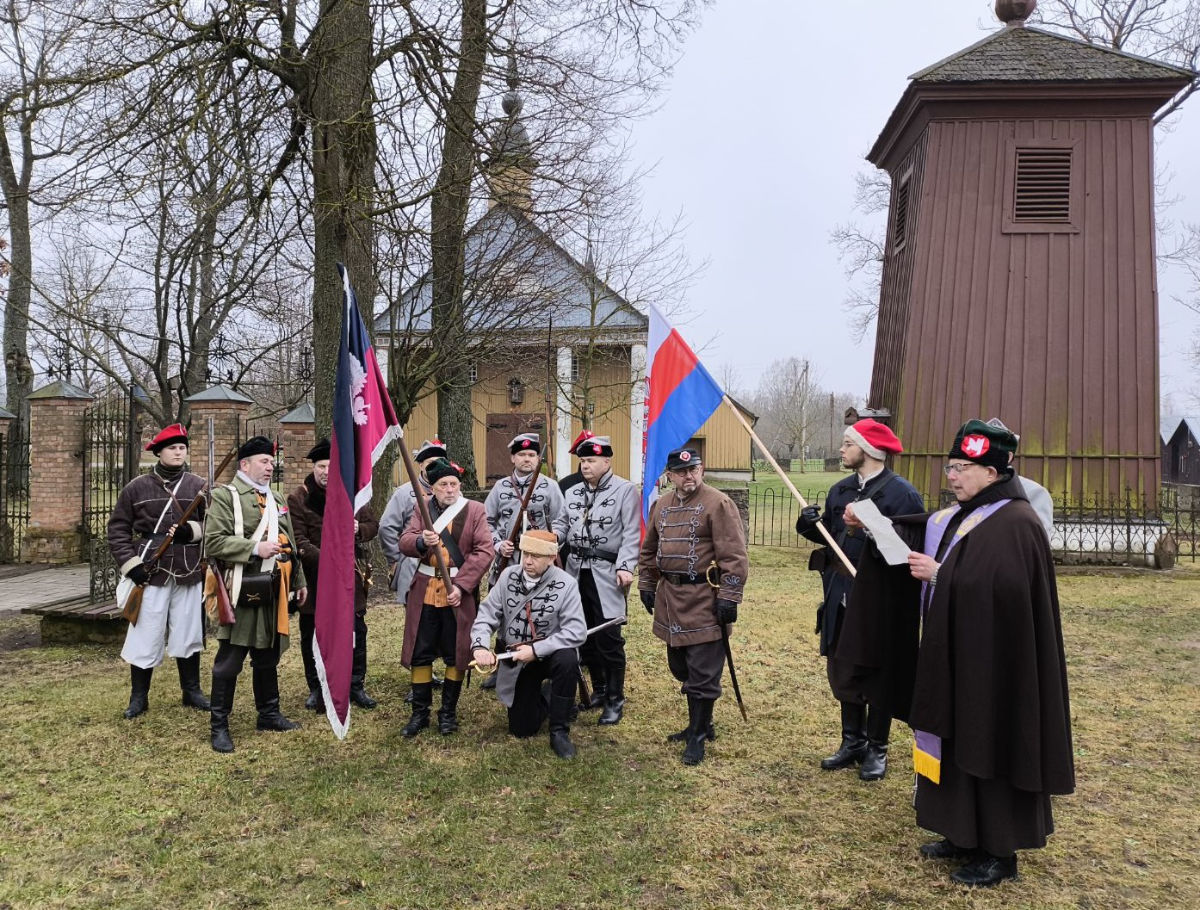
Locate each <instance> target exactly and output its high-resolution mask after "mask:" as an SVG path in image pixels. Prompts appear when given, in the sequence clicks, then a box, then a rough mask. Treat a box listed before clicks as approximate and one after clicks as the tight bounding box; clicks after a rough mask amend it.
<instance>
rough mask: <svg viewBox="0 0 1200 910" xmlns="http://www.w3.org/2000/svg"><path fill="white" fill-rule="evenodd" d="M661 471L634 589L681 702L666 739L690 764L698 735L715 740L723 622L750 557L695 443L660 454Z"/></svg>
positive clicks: (732, 617)
mask: <svg viewBox="0 0 1200 910" xmlns="http://www.w3.org/2000/svg"><path fill="white" fill-rule="evenodd" d="M667 477H668V479H669V480H670V481H671V483H672V484H673V485H674V487H675V489H674V490H673V491H668V492H667V493H664V494H663V495H662V496H660V497H659V498H658V500H657V501H656V502H655V503H654V505H653V506H652V507H651V509H650V520H649V521H648V522H647V523H646V536H645V538H644V539H643V540H642V549H641V554H640V557H639V559H638V593H639V594H640V595H641V599H642V604H643V605H644V606H645V607H646V610H647V611H648V612H649V613H650V614H651V615H653V617H654V634H655V635H657V636H658V637H659V638H661V639H662V640H663V641H664V642H666V644H667V666H668V667H669V668H670V670H671V675H673V676H674V677H675V678H676V679H677V680H679V681H680V682H681V683H682V684H683V685H682V688H681V690H680V691H681V692H682V693H683V694H684V695H686V696H687V700H688V725H687V727H686V728H685V729H683V730H681V731H680V732H679V733H675V734H673V735H671V736H669V737H668V739H669V740H671V741H674V742H684V743H686V744H687V745H686V747H685V748H684V751H683V763H684V764H685V765H695V764H699V763H700V762H701V761H703V760H704V743H705V740H713V739H716V734H715V733H714V732H713V727H712V711H713V704H714V703H715V702H716V700H717V699H718V698H720V696H721V674H722V672H723V671H724V668H725V645H724V641H723V639H724V637H725V634H726V632H725V627H726V626H728V625H729V624H730V623H734V622H737V606H738V604H739V603H740V602H741V600H742V589H743V588H744V587H745V584H746V574H747V571H748V570H749V559H748V557H747V555H746V533H745V528H744V527H743V524H742V516H741V514H740V513H739V512H738V509H737V506H735V505H734V504H733V501H732V500H731V499H730V498H729V497H728V496H726V495H725V494H724V493H722V492H720V491H719V490H715V489H713V488H712V487H710V486H708V485H707V484H706V483H704V465H703V463H702V462H701V459H700V455H699V454H698V453H697V452H696V451H695V450H694V449H679V450H677V451H674V452H671V453H670V454H669V455H668V456H667ZM646 481H647V482H648V483H652V482H653V479H652V478H646Z"/></svg>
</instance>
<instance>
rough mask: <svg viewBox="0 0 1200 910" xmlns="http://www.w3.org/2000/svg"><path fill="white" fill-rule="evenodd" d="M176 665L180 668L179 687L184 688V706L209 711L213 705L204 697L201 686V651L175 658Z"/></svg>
mask: <svg viewBox="0 0 1200 910" xmlns="http://www.w3.org/2000/svg"><path fill="white" fill-rule="evenodd" d="M175 666H176V667H177V668H178V670H179V688H180V689H182V690H183V706H184V707H185V708H198V709H199V710H201V711H207V710H209V708H211V707H212V706H211V705H210V704H209V703H208V699H207V698H205V697H204V691H203V690H202V689H201V688H200V652H199V651H197V652H196V653H195V654H193V655H192V656H191V657H177V658H175Z"/></svg>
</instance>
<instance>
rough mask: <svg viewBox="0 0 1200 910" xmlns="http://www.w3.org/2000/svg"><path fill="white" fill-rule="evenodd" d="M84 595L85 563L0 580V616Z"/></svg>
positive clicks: (86, 569) (86, 578)
mask: <svg viewBox="0 0 1200 910" xmlns="http://www.w3.org/2000/svg"><path fill="white" fill-rule="evenodd" d="M87 594H88V565H87V563H83V564H81V565H76V566H54V567H51V568H43V569H37V570H35V571H32V572H26V573H22V574H19V575H7V576H0V613H8V612H15V611H19V610H22V609H24V608H25V607H36V606H40V605H41V604H47V603H51V602H53V601H56V600H62V599H63V598H65V597H86V596H87Z"/></svg>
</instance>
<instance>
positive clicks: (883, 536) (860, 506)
mask: <svg viewBox="0 0 1200 910" xmlns="http://www.w3.org/2000/svg"><path fill="white" fill-rule="evenodd" d="M853 505H854V514H855V515H856V516H857V517H858V520H859V521H861V522H862V523H863V525H864V526H865V527H866V529H867V530H868V531H870V532H871V536H872V537H873V538H874V540H875V546H877V547H879V553H880V555H881V556H882V557H883V558H884V559H885V560H887V564H888V565H889V566H900V565H904V564H905V563H907V562H908V554H909V553H911V552H912V550H910V549H909V547H908V544H906V543H905V542H904V541H903V540H901V539H900V535H899V534H897V533H896V529H895V528H893V527H892V520H891V519H890V518H888V517H887V516H885V515H884V514H883V513H882V512H880V511H879V506H877V505H875V503H873V502H872V501H871V500H869V499H861V500H859V501H858V502H856V503H854V504H853Z"/></svg>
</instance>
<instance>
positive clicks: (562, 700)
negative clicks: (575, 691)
mask: <svg viewBox="0 0 1200 910" xmlns="http://www.w3.org/2000/svg"><path fill="white" fill-rule="evenodd" d="M574 705H575V696H574V695H551V696H550V748H551V749H553V750H554V754H555V755H557V756H558V757H559V758H574V757H575V744H574V743H573V742H571V708H572V707H574Z"/></svg>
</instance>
